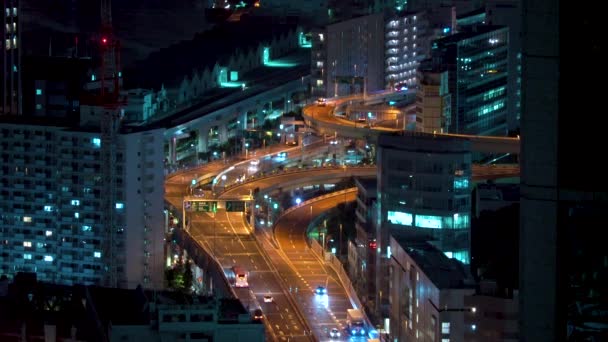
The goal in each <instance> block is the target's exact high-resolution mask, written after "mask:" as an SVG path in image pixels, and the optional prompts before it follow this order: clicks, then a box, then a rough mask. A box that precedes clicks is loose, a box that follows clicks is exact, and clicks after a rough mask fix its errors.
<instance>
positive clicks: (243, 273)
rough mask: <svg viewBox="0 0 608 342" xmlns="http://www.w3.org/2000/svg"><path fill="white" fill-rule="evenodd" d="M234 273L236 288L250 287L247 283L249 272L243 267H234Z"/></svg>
mask: <svg viewBox="0 0 608 342" xmlns="http://www.w3.org/2000/svg"><path fill="white" fill-rule="evenodd" d="M232 272H233V273H234V287H249V283H248V282H247V276H248V275H249V272H247V270H246V269H245V268H243V267H241V266H236V265H235V266H232Z"/></svg>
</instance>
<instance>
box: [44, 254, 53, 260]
mask: <svg viewBox="0 0 608 342" xmlns="http://www.w3.org/2000/svg"><path fill="white" fill-rule="evenodd" d="M44 261H46V262H52V261H53V257H52V256H50V255H45V256H44Z"/></svg>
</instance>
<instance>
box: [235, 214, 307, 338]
mask: <svg viewBox="0 0 608 342" xmlns="http://www.w3.org/2000/svg"><path fill="white" fill-rule="evenodd" d="M243 222H244V223H245V225H246V226H247V227H249V229H250V230H251V226H250V225H249V222H248V221H247V219H246V218H245V217H243ZM257 231H258V230H255V232H254V233H253V237H254V241H255V243H256V245H257V246H258V248H259V250H260V252H261V254H262V258H263V259H264V260H265V261H266V263H267V264H268V265H269V266H270V269H271V270H272V271H273V273H274V274H275V275H277V280H278V283H279V286H280V287H281V290H282V291H283V293H284V294H285V298H287V300H288V301H289V303H290V304H291V305H292V306H293V307H294V308H297V309H298V310H296V315H297V316H298V318H299V320H300V322H302V324H303V325H304V328H305V329H306V330H308V331H312V329H311V328H310V326H309V325H308V321H307V320H306V317H304V315H303V314H302V310H301V308H300V306H299V305H298V302H297V301H296V300H295V298H293V294H292V293H291V292H290V291H287V288H286V286H285V284H284V280H283V278H281V277H280V276H279V271H278V270H277V269H276V267H275V266H274V264H273V263H272V261H271V259H270V256H269V255H268V252H267V251H266V249H265V248H264V245H263V243H262V241H261V237H259V236H258V234H262V233H261V232H260V233H256V232H257ZM273 238H274V235H273ZM273 331H274V330H273ZM310 337H311V338H312V340H313V341H316V338H315V337H314V335H310Z"/></svg>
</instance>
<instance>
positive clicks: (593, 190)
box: [519, 0, 608, 342]
mask: <svg viewBox="0 0 608 342" xmlns="http://www.w3.org/2000/svg"><path fill="white" fill-rule="evenodd" d="M522 7H523V11H522V13H523V22H522V23H523V26H522V43H523V44H522V98H521V100H522V101H521V109H522V111H521V113H522V114H521V137H522V139H521V152H522V153H521V176H522V177H521V212H520V215H521V217H520V244H519V252H520V256H519V265H520V266H519V267H520V268H519V273H520V277H519V279H520V308H521V316H520V317H521V319H520V336H519V340H520V341H522V342H529V341H535V342H536V341H540V342H544V341H606V340H608V325H607V324H606V317H608V304H607V302H608V287H607V286H606V283H607V279H608V249H607V248H606V239H605V237H602V236H605V234H604V233H605V227H606V212H607V210H606V209H607V208H608V177H606V167H605V166H602V165H601V164H599V163H602V162H603V160H602V159H603V149H602V148H601V146H605V145H606V136H605V133H604V132H603V131H602V129H601V128H604V127H606V126H607V125H608V117H607V116H606V115H605V113H604V111H603V110H601V109H600V107H598V101H581V99H602V98H603V96H605V90H604V89H605V86H604V83H605V77H604V76H603V75H605V69H604V68H603V67H601V66H602V64H603V63H605V57H604V55H603V54H602V53H599V52H600V51H605V50H606V47H607V46H606V45H607V41H606V39H605V38H604V30H603V29H604V27H605V22H606V20H605V12H604V10H603V8H602V7H603V4H602V3H597V2H592V3H588V4H587V3H586V4H580V3H576V2H572V1H570V2H568V1H557V0H544V1H529V0H524V1H523V2H522ZM581 66H591V68H592V69H593V72H592V73H585V72H581ZM573 113H586V114H587V117H586V119H585V120H581V117H580V115H573ZM592 127H593V128H597V129H596V130H593V129H592ZM598 161H599V163H598Z"/></svg>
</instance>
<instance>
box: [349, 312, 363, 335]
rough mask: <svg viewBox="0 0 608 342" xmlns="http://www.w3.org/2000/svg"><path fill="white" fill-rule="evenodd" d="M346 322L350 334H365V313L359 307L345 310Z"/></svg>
mask: <svg viewBox="0 0 608 342" xmlns="http://www.w3.org/2000/svg"><path fill="white" fill-rule="evenodd" d="M346 324H347V325H348V332H349V333H350V334H351V335H352V336H365V333H366V331H365V315H363V312H361V310H359V309H348V310H346Z"/></svg>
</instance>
